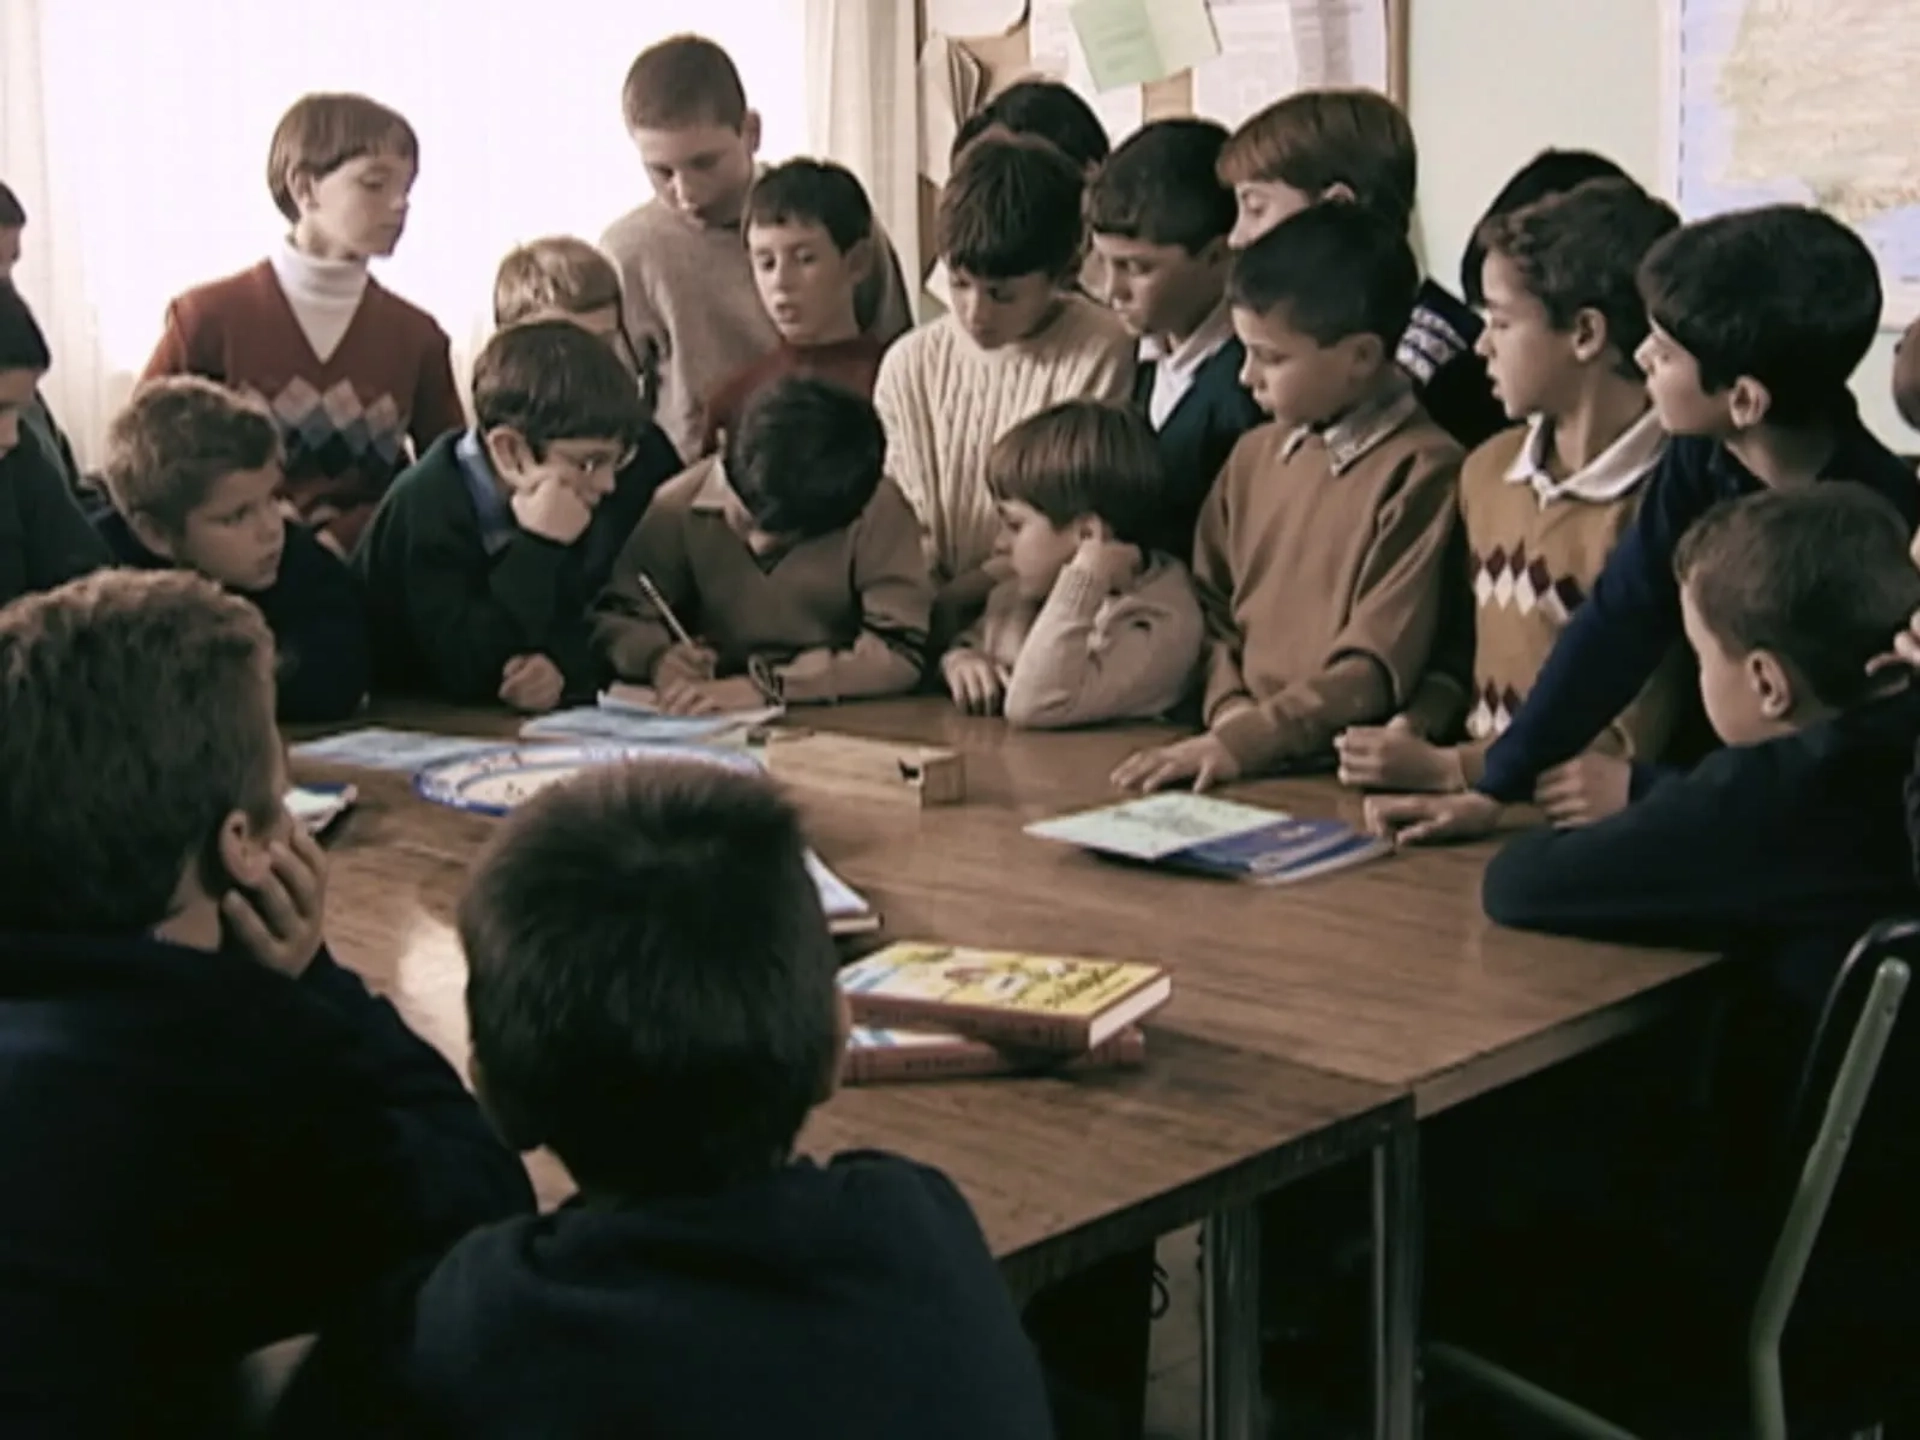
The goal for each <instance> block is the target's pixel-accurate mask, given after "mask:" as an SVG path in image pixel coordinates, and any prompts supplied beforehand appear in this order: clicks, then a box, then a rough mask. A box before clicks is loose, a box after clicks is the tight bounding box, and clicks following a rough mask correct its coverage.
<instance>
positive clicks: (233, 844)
mask: <svg viewBox="0 0 1920 1440" xmlns="http://www.w3.org/2000/svg"><path fill="white" fill-rule="evenodd" d="M272 841H273V837H272V835H271V834H262V833H261V832H260V831H258V830H256V829H254V826H253V822H252V821H251V820H250V819H248V818H247V812H246V811H244V810H230V811H228V812H227V816H226V818H225V819H223V820H222V821H221V822H220V828H219V829H218V830H216V831H215V832H214V836H213V853H214V856H215V858H216V859H218V860H219V862H220V869H221V871H222V873H223V876H224V878H225V879H226V880H227V881H228V882H229V883H231V884H234V885H238V886H240V887H241V888H242V889H245V890H252V889H256V888H258V887H259V886H261V885H263V884H265V883H266V879H267V876H268V875H269V874H271V873H272V871H273V857H272V855H270V854H269V853H268V847H269V846H270V845H271V844H272Z"/></svg>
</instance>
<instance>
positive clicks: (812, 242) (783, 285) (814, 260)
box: [701, 160, 885, 454]
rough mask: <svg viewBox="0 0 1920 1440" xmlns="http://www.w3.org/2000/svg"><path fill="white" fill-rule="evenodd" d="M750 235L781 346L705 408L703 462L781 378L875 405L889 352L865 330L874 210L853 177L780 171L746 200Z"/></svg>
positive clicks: (823, 165) (822, 166) (804, 163)
mask: <svg viewBox="0 0 1920 1440" xmlns="http://www.w3.org/2000/svg"><path fill="white" fill-rule="evenodd" d="M746 227H747V256H748V258H749V259H750V260H751V261H752V263H753V283H754V284H755V285H756V286H757V287H759V291H760V300H761V303H762V304H764V305H765V306H766V308H767V315H768V317H769V318H770V319H771V320H772V321H773V325H774V328H775V329H776V330H778V331H779V332H780V345H779V348H777V349H776V350H774V351H773V352H772V353H771V354H769V355H766V356H764V357H763V358H761V359H759V360H756V361H754V362H753V363H752V364H751V365H749V366H747V367H746V368H745V369H744V370H741V371H740V372H739V373H738V374H735V375H732V376H729V377H728V378H727V380H726V381H725V382H724V383H723V384H722V385H721V386H720V388H719V389H718V390H716V391H714V393H713V394H712V395H710V396H709V397H708V398H707V405H706V412H705V414H706V429H705V433H704V434H703V436H702V445H703V447H704V448H703V450H702V452H701V453H702V454H709V453H711V452H712V451H713V450H714V449H715V448H716V447H718V446H719V445H720V443H721V440H722V437H723V436H724V435H725V434H726V432H727V430H728V429H729V428H730V427H731V426H732V425H733V423H734V422H735V420H737V419H738V418H739V415H740V409H741V407H742V406H743V405H744V404H745V403H746V401H747V400H748V399H749V398H750V397H751V396H752V395H753V393H754V392H755V391H756V390H758V389H759V388H760V387H761V386H763V385H766V384H768V383H770V382H771V381H774V380H777V379H779V378H780V377H781V376H782V375H812V376H815V377H817V378H818V379H821V380H831V381H832V382H833V383H834V384H836V385H839V386H842V387H844V388H845V389H848V390H851V391H853V392H854V393H855V394H856V395H866V396H871V395H872V394H873V381H874V377H875V376H876V375H877V374H878V373H879V370H880V353H881V351H882V350H883V349H885V346H884V345H882V344H881V342H880V340H879V339H878V338H877V337H875V336H873V335H869V334H866V333H865V332H863V331H862V330H861V329H860V321H859V318H858V308H859V307H858V301H857V296H858V292H859V288H860V281H861V279H862V278H863V277H864V276H865V275H866V274H867V273H868V272H869V271H870V270H871V269H872V268H873V256H874V251H873V207H872V206H871V205H870V204H869V203H868V202H867V192H866V191H865V190H863V189H861V187H860V182H859V181H858V180H856V179H855V178H854V176H853V172H852V171H851V170H848V169H846V168H845V167H844V166H841V165H835V164H834V163H833V162H832V161H831V160H789V161H788V162H787V163H786V164H784V165H776V166H774V167H773V168H772V169H771V170H768V171H765V172H763V173H762V174H761V176H760V178H759V179H758V180H756V181H754V182H753V189H751V190H750V191H748V192H747V218H746Z"/></svg>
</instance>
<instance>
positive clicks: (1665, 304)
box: [1401, 205, 1920, 843]
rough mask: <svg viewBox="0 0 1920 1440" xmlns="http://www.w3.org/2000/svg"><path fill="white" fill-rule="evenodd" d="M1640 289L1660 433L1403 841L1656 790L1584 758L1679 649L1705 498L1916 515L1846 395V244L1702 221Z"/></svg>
mask: <svg viewBox="0 0 1920 1440" xmlns="http://www.w3.org/2000/svg"><path fill="white" fill-rule="evenodd" d="M1638 283H1639V289H1640V294H1641V298H1642V299H1643V300H1644V301H1645V302H1646V305H1647V313H1648V319H1649V325H1650V334H1649V336H1648V338H1647V340H1646V341H1645V342H1644V343H1643V344H1642V345H1641V347H1640V351H1639V354H1638V355H1637V356H1636V359H1637V360H1638V361H1639V363H1640V367H1641V369H1642V370H1644V371H1645V372H1646V374H1647V391H1648V393H1649V394H1650V395H1651V396H1652V398H1653V407H1654V410H1655V412H1656V413H1657V414H1658V415H1659V417H1660V423H1661V424H1662V426H1663V427H1664V428H1665V429H1666V430H1667V431H1668V433H1669V434H1671V435H1672V436H1673V437H1674V438H1673V439H1672V440H1671V441H1670V442H1669V443H1668V445H1667V450H1666V454H1665V455H1664V456H1663V457H1662V459H1661V462H1660V466H1659V468H1658V469H1657V470H1656V471H1655V473H1654V475H1653V477H1652V479H1651V480H1650V481H1649V482H1648V485H1647V490H1646V494H1645V496H1644V497H1643V499H1642V501H1641V504H1640V508H1639V511H1638V513H1637V514H1636V515H1635V517H1634V523H1633V524H1632V526H1630V527H1629V528H1628V529H1627V530H1626V531H1625V532H1624V534H1623V535H1622V536H1621V538H1620V541H1619V543H1618V544H1617V545H1616V546H1615V548H1614V551H1613V554H1612V555H1611V556H1610V557H1609V558H1608V560H1607V563H1606V566H1605V568H1604V569H1602V571H1601V572H1600V575H1599V577H1598V578H1597V579H1596V580H1595V582H1594V586H1593V590H1592V593H1591V594H1589V595H1588V597H1587V599H1586V602H1585V603H1584V604H1582V605H1581V607H1580V608H1579V610H1577V611H1576V612H1575V613H1574V615H1573V618H1572V619H1571V620H1570V621H1569V622H1568V623H1567V627H1566V630H1565V631H1564V632H1563V633H1562V635H1561V636H1560V638H1559V640H1558V641H1557V642H1556V643H1555V645H1554V647H1553V650H1552V652H1551V653H1550V654H1549V655H1548V657H1547V660H1546V663H1545V664H1544V665H1543V666H1542V667H1541V670H1540V674H1539V677H1538V679H1537V680H1536V681H1535V683H1534V688H1533V690H1532V692H1531V693H1530V694H1529V695H1528V697H1527V699H1526V702H1525V703H1524V704H1522V705H1521V707H1520V708H1519V710H1518V711H1517V712H1515V714H1514V716H1513V720H1512V723H1511V724H1509V725H1508V727H1507V729H1506V730H1505V731H1504V732H1503V733H1502V734H1501V735H1500V737H1499V738H1498V739H1497V740H1495V742H1494V743H1493V745H1492V746H1491V747H1490V748H1489V749H1488V751H1487V755H1486V764H1485V768H1484V771H1483V773H1482V775H1481V778H1480V780H1479V783H1478V784H1477V785H1476V786H1475V787H1474V788H1473V789H1472V790H1469V791H1467V792H1465V793H1463V794H1460V795H1451V796H1436V797H1432V798H1430V799H1427V800H1424V801H1421V802H1418V803H1419V804H1420V805H1421V806H1423V807H1424V818H1423V820H1422V821H1421V822H1419V823H1413V822H1411V821H1409V822H1408V823H1407V824H1406V825H1405V827H1404V828H1403V830H1402V834H1401V838H1402V839H1403V840H1406V841H1408V842H1410V843H1417V842H1420V841H1425V840H1435V839H1445V838H1469V837H1473V836H1478V835H1484V834H1486V833H1488V832H1489V831H1490V830H1491V829H1492V828H1493V827H1494V825H1495V824H1497V823H1498V821H1499V817H1500V811H1501V808H1502V807H1503V806H1504V805H1506V804H1517V803H1520V802H1522V801H1525V800H1528V799H1537V800H1538V801H1539V802H1540V804H1541V805H1542V806H1543V808H1545V809H1546V810H1547V812H1548V814H1549V815H1550V816H1551V817H1552V818H1554V819H1555V820H1556V821H1558V822H1559V823H1563V824H1583V823H1591V822H1592V821H1594V820H1599V819H1604V818H1605V817H1607V816H1608V815H1613V814H1617V813H1618V812H1619V811H1621V810H1622V809H1624V808H1625V807H1626V805H1627V803H1628V801H1629V800H1630V799H1631V798H1632V797H1633V796H1634V795H1636V794H1639V793H1641V792H1642V791H1643V790H1644V788H1645V787H1646V786H1647V785H1648V784H1650V783H1651V782H1652V780H1653V779H1654V778H1655V777H1654V776H1653V775H1652V773H1651V772H1649V771H1646V770H1636V769H1635V768H1634V767H1631V766H1630V765H1629V764H1628V763H1627V762H1626V761H1624V760H1621V759H1619V758H1617V757H1612V756H1605V755H1597V754H1594V753H1592V752H1588V753H1585V754H1582V753H1581V751H1582V750H1584V749H1585V747H1586V746H1587V745H1589V744H1591V742H1592V741H1593V738H1594V737H1595V736H1596V735H1598V734H1599V733H1600V731H1601V729H1602V728H1603V727H1604V726H1605V725H1606V724H1607V722H1608V721H1609V720H1611V719H1612V718H1613V717H1614V716H1615V715H1617V714H1619V712H1620V711H1621V710H1622V709H1623V708H1624V707H1625V706H1626V705H1627V704H1628V703H1629V702H1630V701H1631V700H1632V698H1633V696H1634V695H1635V694H1636V693H1637V692H1638V691H1639V689H1640V687H1641V686H1642V685H1644V684H1645V683H1646V682H1647V678H1648V677H1649V676H1650V675H1651V674H1653V672H1654V669H1655V667H1656V666H1658V665H1659V663H1660V661H1661V659H1662V657H1663V656H1665V655H1666V653H1667V652H1668V650H1669V649H1670V648H1671V647H1672V646H1673V645H1674V644H1675V643H1677V642H1678V641H1679V640H1680V639H1681V638H1682V635H1681V626H1680V619H1681V614H1680V593H1679V587H1678V586H1677V585H1676V584H1675V582H1674V579H1673V551H1674V546H1675V545H1676V544H1677V543H1678V540H1679V537H1680V535H1681V534H1683V533H1684V532H1685V530H1686V528H1687V527H1688V526H1689V525H1691V524H1692V523H1693V522H1694V520H1696V519H1698V518H1699V517H1700V516H1701V515H1702V514H1704V513H1705V512H1706V511H1707V510H1709V509H1711V508H1712V507H1713V505H1714V504H1715V503H1716V502H1718V501H1720V500H1726V499H1733V498H1736V497H1738V496H1740V495H1747V494H1753V493H1755V492H1757V491H1760V490H1763V489H1791V488H1794V487H1797V486H1802V485H1805V484H1808V483H1810V482H1815V481H1826V480H1852V481H1855V482H1858V483H1860V484H1864V485H1866V486H1867V487H1868V488H1869V489H1871V490H1874V491H1876V492H1878V493H1879V494H1880V495H1882V496H1884V497H1885V498H1886V499H1887V500H1888V501H1890V502H1891V503H1892V504H1893V506H1894V508H1895V510H1897V511H1898V512H1899V513H1900V514H1901V515H1902V516H1903V517H1904V518H1905V519H1906V520H1907V522H1908V523H1909V524H1912V523H1913V521H1914V519H1915V517H1916V516H1920V484H1917V483H1916V481H1915V479H1914V474H1913V470H1912V468H1911V467H1909V466H1908V465H1907V464H1906V463H1905V462H1903V461H1901V460H1900V459H1898V458H1897V457H1896V456H1894V455H1893V454H1892V453H1891V452H1890V451H1888V450H1887V448H1886V447H1885V446H1883V445H1882V444H1881V443H1880V442H1879V441H1878V440H1876V439H1875V438H1874V437H1873V436H1872V435H1871V434H1870V433H1868V431H1867V429H1866V427H1865V426H1863V425H1862V424H1861V423H1860V416H1859V412H1858V410H1857V409H1856V407H1855V405H1854V402H1853V398H1852V396H1851V395H1850V394H1849V393H1848V391H1847V380H1848V378H1849V377H1850V376H1851V375H1852V374H1853V371H1854V370H1855V368H1856V367H1857V366H1858V365H1859V363H1860V360H1861V358H1862V357H1863V356H1864V355H1865V354H1866V352H1867V347H1868V345H1869V344H1870V343H1871V342H1872V340H1873V336H1874V333H1875V331H1876V330H1877V329H1878V328H1879V323H1880V312H1881V299H1880V277H1879V271H1878V267H1877V266H1876V264H1875V262H1874V258H1873V253H1872V251H1870V250H1869V249H1868V248H1867V246H1866V244H1865V242H1863V241H1862V240H1861V239H1860V237H1859V236H1857V235H1856V234H1854V233H1853V231H1851V230H1849V229H1848V228H1847V227H1846V226H1845V225H1843V224H1841V223H1840V222H1839V221H1837V220H1835V219H1833V218H1832V217H1830V216H1828V215H1825V214H1823V213H1822V212H1820V211H1818V210H1814V209H1811V208H1808V207H1802V206H1797V205H1773V206H1764V207H1762V208H1759V209H1755V210H1742V211H1736V212H1734V213H1732V214H1728V215H1720V216H1715V217H1714V218H1712V219H1709V220H1701V221H1698V222H1696V223H1694V224H1691V225H1684V226H1682V227H1681V228H1680V229H1678V230H1676V231H1674V232H1672V233H1671V234H1669V235H1668V236H1666V237H1665V238H1664V239H1663V240H1661V241H1660V242H1659V243H1658V244H1657V245H1655V246H1654V247H1653V249H1652V250H1651V251H1650V252H1649V253H1648V255H1647V257H1646V259H1645V260H1644V261H1642V263H1641V267H1640V272H1639V280H1638Z"/></svg>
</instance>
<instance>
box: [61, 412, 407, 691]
mask: <svg viewBox="0 0 1920 1440" xmlns="http://www.w3.org/2000/svg"><path fill="white" fill-rule="evenodd" d="M280 454H281V451H280V431H279V427H277V426H276V425H275V424H274V423H273V416H272V415H271V414H270V413H268V411H267V408H266V406H265V405H264V404H262V403H261V402H260V401H259V400H258V399H257V398H255V397H253V396H250V395H242V394H240V393H239V392H237V391H233V390H229V389H227V388H226V387H224V386H221V385H216V384H214V383H213V382H212V381H211V380H202V379H200V378H199V377H198V376H194V375H176V376H172V377H169V378H167V379H164V380H150V381H148V382H147V383H146V384H144V385H142V386H141V387H140V388H139V389H138V390H136V391H134V393H133V398H132V399H131V400H129V401H128V402H127V405H126V408H125V409H123V410H122V411H121V412H120V413H119V414H118V415H116V416H115V417H114V419H113V424H112V426H111V427H110V428H109V429H108V432H107V461H106V466H105V471H104V476H103V478H104V480H105V482H106V489H107V494H108V496H109V498H110V499H111V501H112V506H111V508H110V509H108V510H106V511H105V512H103V513H102V514H101V515H99V516H98V517H97V518H96V519H95V521H94V524H95V525H96V526H97V527H98V528H99V531H100V534H101V536H102V538H104V539H105V540H106V542H107V545H108V547H109V548H110V549H111V550H112V551H113V555H114V559H115V560H116V561H117V562H118V563H120V564H122V565H131V566H134V567H135V568H138V569H163V568H168V567H179V568H181V569H186V570H195V571H198V572H199V573H200V574H202V575H204V576H206V577H207V578H208V579H209V580H211V581H213V582H214V583H215V584H216V585H220V586H223V587H225V588H226V589H228V590H231V591H233V592H234V593H236V594H238V595H241V596H243V597H244V598H245V599H247V600H249V601H251V602H252V604H253V605H254V606H255V607H256V608H257V609H258V610H259V611H260V613H261V615H262V616H264V617H265V618H266V622H267V628H268V629H269V630H271V631H272V632H273V646H274V653H275V655H276V656H277V657H278V662H279V663H278V669H277V673H276V675H275V677H274V678H275V682H276V689H277V693H278V707H279V716H280V718H281V719H282V720H287V721H314V720H339V719H342V718H344V717H345V716H348V715H351V714H352V713H353V712H354V711H355V710H357V709H358V708H359V707H360V702H361V701H362V700H363V699H365V698H366V694H367V682H368V668H369V667H368V658H367V617H366V612H365V608H364V606H363V605H362V604H361V600H360V587H359V585H358V584H356V583H355V581H354V578H353V576H352V574H351V573H350V572H349V571H348V570H347V566H346V562H345V561H343V560H341V559H340V557H339V556H337V555H335V554H334V553H333V552H332V551H331V550H329V549H327V548H326V546H324V545H322V544H321V543H320V542H319V541H318V540H315V539H314V538H313V533H312V532H311V531H310V530H308V529H307V528H306V526H304V525H301V524H300V523H298V522H297V521H296V522H294V523H291V524H289V523H288V521H287V519H286V517H285V516H284V515H283V514H282V513H281V507H280V501H279V499H278V498H277V496H278V493H279V490H280V480H281V470H280Z"/></svg>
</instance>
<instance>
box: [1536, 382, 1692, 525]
mask: <svg viewBox="0 0 1920 1440" xmlns="http://www.w3.org/2000/svg"><path fill="white" fill-rule="evenodd" d="M1666 448H1667V432H1666V431H1664V430H1662V429H1661V428H1660V417H1659V416H1658V415H1656V414H1655V413H1654V412H1653V409H1652V408H1651V407H1649V408H1648V410H1647V412H1646V413H1645V414H1644V415H1642V416H1641V417H1640V418H1639V419H1638V420H1636V421H1634V422H1633V424H1631V425H1629V426H1628V427H1627V428H1626V429H1625V430H1623V431H1621V432H1620V435H1619V436H1618V438H1616V439H1615V440H1614V442H1613V443H1612V444H1611V445H1609V446H1608V447H1607V448H1606V449H1605V450H1602V451H1601V452H1600V453H1599V454H1598V455H1596V456H1594V457H1593V460H1592V461H1591V462H1590V463H1589V464H1588V465H1587V466H1586V467H1585V468H1584V469H1582V470H1579V471H1577V472H1576V473H1574V474H1572V475H1569V476H1568V477H1567V478H1566V479H1564V480H1556V479H1554V478H1553V476H1552V474H1551V473H1549V471H1548V467H1547V462H1548V459H1549V457H1550V456H1551V455H1552V452H1553V423H1552V422H1551V421H1550V420H1548V419H1547V418H1546V417H1545V416H1544V415H1535V416H1534V417H1533V418H1532V419H1530V420H1528V421H1527V438H1526V441H1525V442H1524V443H1523V444H1522V445H1521V446H1520V453H1519V454H1518V455H1516V456H1514V457H1513V463H1512V464H1511V465H1509V466H1508V467H1507V477H1506V478H1507V481H1508V483H1510V484H1514V485H1531V486H1532V487H1533V493H1534V494H1535V495H1537V496H1539V498H1540V506H1541V508H1542V509H1545V508H1546V507H1547V506H1549V505H1551V504H1553V502H1554V501H1556V500H1584V501H1586V502H1587V503H1588V504H1591V505H1604V504H1606V503H1608V502H1609V501H1613V500H1618V499H1619V498H1620V497H1621V496H1623V495H1625V494H1627V492H1629V491H1630V490H1632V489H1633V487H1634V486H1636V485H1638V484H1639V483H1640V482H1641V481H1642V480H1644V479H1646V478H1647V476H1648V475H1650V474H1652V473H1653V467H1654V466H1656V465H1658V464H1659V463H1660V456H1661V453H1662V452H1663V451H1665V449H1666Z"/></svg>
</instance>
